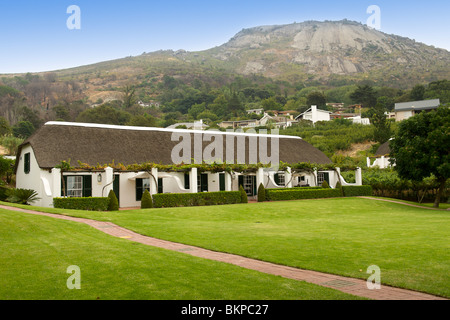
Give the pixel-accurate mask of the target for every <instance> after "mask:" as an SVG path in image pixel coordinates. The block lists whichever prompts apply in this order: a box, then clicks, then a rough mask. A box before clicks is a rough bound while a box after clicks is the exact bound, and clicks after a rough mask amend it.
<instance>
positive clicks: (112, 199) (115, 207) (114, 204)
mask: <svg viewBox="0 0 450 320" xmlns="http://www.w3.org/2000/svg"><path fill="white" fill-rule="evenodd" d="M108 198H109V205H108V211H119V200H118V199H117V196H116V193H115V192H114V190H111V191H109V194H108Z"/></svg>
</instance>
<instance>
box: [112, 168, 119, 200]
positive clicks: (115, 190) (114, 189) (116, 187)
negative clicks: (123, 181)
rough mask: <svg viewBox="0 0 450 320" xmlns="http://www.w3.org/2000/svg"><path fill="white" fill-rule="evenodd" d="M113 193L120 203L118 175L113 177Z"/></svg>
mask: <svg viewBox="0 0 450 320" xmlns="http://www.w3.org/2000/svg"><path fill="white" fill-rule="evenodd" d="M113 191H114V193H115V194H116V197H117V200H118V201H119V203H120V175H118V174H115V175H114V182H113Z"/></svg>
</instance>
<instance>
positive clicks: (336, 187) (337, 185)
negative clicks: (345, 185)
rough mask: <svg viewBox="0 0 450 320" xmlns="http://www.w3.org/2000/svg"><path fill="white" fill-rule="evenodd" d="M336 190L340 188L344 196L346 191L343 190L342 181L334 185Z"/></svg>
mask: <svg viewBox="0 0 450 320" xmlns="http://www.w3.org/2000/svg"><path fill="white" fill-rule="evenodd" d="M334 188H335V189H336V190H339V191H340V193H341V196H344V191H343V190H342V185H341V183H340V182H339V181H338V182H337V183H336V186H335V187H334Z"/></svg>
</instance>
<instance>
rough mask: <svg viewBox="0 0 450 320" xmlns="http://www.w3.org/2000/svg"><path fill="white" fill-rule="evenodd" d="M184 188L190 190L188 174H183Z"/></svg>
mask: <svg viewBox="0 0 450 320" xmlns="http://www.w3.org/2000/svg"><path fill="white" fill-rule="evenodd" d="M184 188H185V189H190V188H191V186H190V180H189V173H185V174H184Z"/></svg>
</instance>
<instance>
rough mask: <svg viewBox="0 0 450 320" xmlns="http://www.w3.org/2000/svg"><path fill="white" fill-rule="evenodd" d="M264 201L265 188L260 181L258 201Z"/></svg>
mask: <svg viewBox="0 0 450 320" xmlns="http://www.w3.org/2000/svg"><path fill="white" fill-rule="evenodd" d="M264 201H266V189H265V188H264V186H263V184H262V183H261V184H260V185H259V187H258V202H264Z"/></svg>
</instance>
